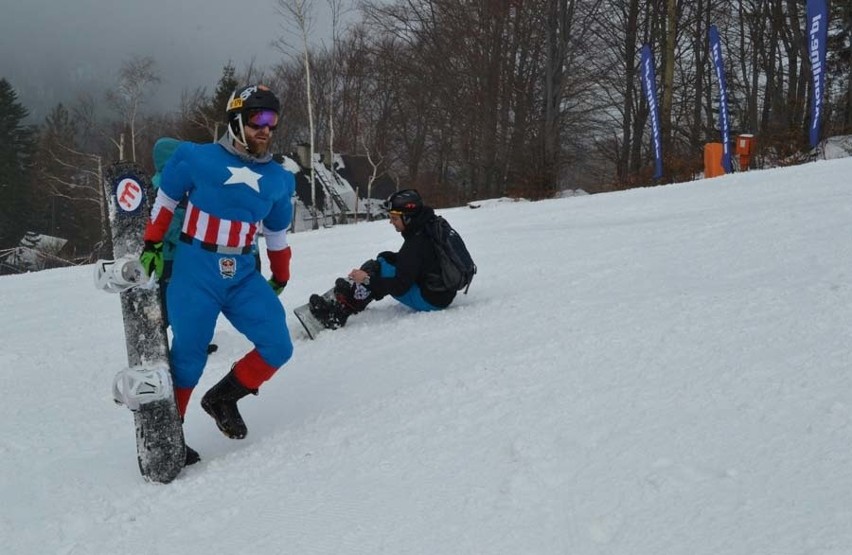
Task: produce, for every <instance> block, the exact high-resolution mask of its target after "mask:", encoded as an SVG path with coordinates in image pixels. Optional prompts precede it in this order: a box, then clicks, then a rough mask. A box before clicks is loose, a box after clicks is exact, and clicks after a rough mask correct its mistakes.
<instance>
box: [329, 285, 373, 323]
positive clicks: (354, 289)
mask: <svg viewBox="0 0 852 555" xmlns="http://www.w3.org/2000/svg"><path fill="white" fill-rule="evenodd" d="M334 297H335V299H337V302H338V304H340V305H342V306H344V307H346V309H347V311H348V312H349V313H350V314H357V313H359V312H361V311H363V310H364V309H365V308H367V305H368V304H370V301H372V300H373V292H372V291H370V283H369V281H365V282H364V283H355V282H353V281H350V280H348V279H343V278H337V281H335V282H334Z"/></svg>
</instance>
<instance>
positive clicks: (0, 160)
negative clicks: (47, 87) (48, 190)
mask: <svg viewBox="0 0 852 555" xmlns="http://www.w3.org/2000/svg"><path fill="white" fill-rule="evenodd" d="M28 115H29V112H28V111H27V109H26V108H25V107H24V106H23V105H22V104H21V103H20V102H18V94H17V93H16V92H15V90H14V89H13V88H12V85H11V84H10V83H9V82H8V81H7V80H6V79H4V78H0V248H9V247H12V246H14V245H16V244H17V243H18V241H19V240H20V238H21V237H22V236H23V235H24V233H25V232H26V231H28V227H29V224H30V217H31V210H30V208H31V206H32V199H31V194H30V185H31V179H32V171H31V169H32V165H33V155H34V152H35V144H36V134H35V129H33V128H32V127H30V126H26V125H24V123H23V122H24V119H26V117H27V116H28Z"/></svg>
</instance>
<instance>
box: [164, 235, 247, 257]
mask: <svg viewBox="0 0 852 555" xmlns="http://www.w3.org/2000/svg"><path fill="white" fill-rule="evenodd" d="M180 240H181V241H183V242H184V243H189V244H190V245H198V246H199V247H201V248H202V249H204V250H206V251H210V252H216V253H219V254H248V253H250V252H251V245H248V246H247V247H226V246H224V245H217V244H216V243H205V242H204V241H200V240H198V239H195V238H193V237H190V236H189V235H187V234H186V233H181V234H180Z"/></svg>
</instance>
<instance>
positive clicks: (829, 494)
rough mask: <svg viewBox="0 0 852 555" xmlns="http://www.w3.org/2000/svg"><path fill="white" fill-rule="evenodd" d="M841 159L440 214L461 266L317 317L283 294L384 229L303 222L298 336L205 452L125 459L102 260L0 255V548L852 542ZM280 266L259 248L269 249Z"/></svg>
mask: <svg viewBox="0 0 852 555" xmlns="http://www.w3.org/2000/svg"><path fill="white" fill-rule="evenodd" d="M850 176H852V158H843V159H836V160H827V161H820V162H815V163H810V164H806V165H802V166H797V167H791V168H786V169H777V170H767V171H753V172H748V173H739V174H734V175H731V176H726V177H721V178H716V179H712V180H704V181H697V182H692V183H686V184H676V185H670V186H665V187H657V188H652V189H641V190H631V191H627V192H621V193H610V194H602V195H591V196H573V197H568V198H563V199H558V200H551V201H542V202H511V201H510V200H508V199H500V200H493V201H484V202H481V203H476V204H477V205H478V206H479V208H477V209H470V208H457V209H451V210H442V211H439V212H440V213H441V214H443V215H444V216H445V217H446V218H447V219H448V220H449V221H450V222H451V224H452V225H453V226H454V227H455V228H456V229H457V230H458V231H459V232H460V233H461V234H462V236H463V237H464V239H465V241H466V242H467V244H468V246H469V248H470V250H471V252H472V254H473V256H474V259H475V260H476V262H477V263H478V266H479V273H478V275H477V276H476V278H475V280H474V282H473V286H472V287H471V289H470V293H469V294H468V295H459V296H458V297H457V299H456V302H455V303H454V304H453V305H452V307H451V308H450V309H448V310H446V311H441V312H436V313H413V312H411V311H409V310H408V309H406V308H404V307H402V306H401V305H399V304H397V303H395V302H394V301H393V300H392V299H386V300H383V301H381V302H377V303H374V304H372V305H371V306H370V307H369V308H368V309H367V311H366V312H364V313H363V314H360V315H358V316H355V317H353V318H351V319H350V321H349V323H348V324H347V326H346V327H345V328H344V329H342V330H338V331H334V332H325V333H323V334H322V335H321V336H320V337H319V338H318V339H317V340H315V341H310V340H308V339H307V338H306V337H305V335H304V332H303V331H302V330H301V328H300V326H299V324H298V322H297V321H296V320H295V318H293V317H292V309H293V308H295V307H296V306H298V305H299V304H302V303H304V302H306V301H307V298H308V296H309V295H310V294H311V293H314V292H323V291H325V290H326V289H328V288H329V287H330V286H331V285H332V284H333V281H334V278H336V277H338V276H340V275H345V274H346V273H347V272H348V271H349V270H350V269H351V268H353V267H357V266H359V265H360V264H361V263H362V262H363V261H364V260H366V259H368V258H371V257H373V256H375V254H376V253H378V252H380V251H383V250H396V249H397V248H398V247H399V245H400V243H401V239H400V237H399V236H398V235H397V234H396V233H395V232H394V230H393V229H392V227H391V226H390V225H389V224H388V223H387V222H386V221H384V222H374V223H369V224H365V223H361V224H357V225H349V226H338V227H335V228H332V229H323V230H319V231H310V232H304V233H296V234H292V235H291V236H290V243H291V245H292V247H293V265H292V276H293V277H292V280H291V282H290V284H289V285H288V286H287V288H286V290H285V291H284V293H283V295H282V297H281V300H282V302H283V303H284V305H285V306H286V308H287V309H288V315H289V316H288V322H289V325H290V332H291V335H292V337H293V339H294V343H295V348H296V350H295V355H294V357H293V358H292V360H291V361H290V362H289V363H288V364H287V365H286V366H285V367H284V368H282V369H281V370H280V371H279V372H278V374H277V375H276V376H275V377H274V378H273V379H272V380H271V381H270V382H268V383H267V384H266V385H265V386H264V387H263V388H262V389H261V392H260V395H259V396H257V397H254V396H250V397H248V398H246V399H245V400H243V401H241V404H240V408H241V410H242V412H243V415H244V416H245V419H246V421H247V424H248V426H249V436H248V437H247V438H246V439H245V440H242V441H234V440H229V439H227V438H226V437H224V436H223V435H222V434H221V433H220V432H219V431H218V430H217V429H216V427H215V425H214V424H213V422H212V420H211V419H210V418H209V417H208V416H207V415H206V414H204V412H203V411H202V410H201V408H200V406H199V404H198V403H199V400H200V398H201V395H202V394H203V392H204V391H206V389H207V388H209V387H210V386H212V385H213V384H214V383H215V382H216V381H218V380H219V379H220V378H221V377H222V376H223V375H224V374H225V373H226V372H227V371H228V369H229V368H230V365H231V364H232V363H233V362H234V361H235V360H237V359H238V358H240V357H241V356H242V355H243V354H244V353H246V352H247V351H248V350H249V349H250V345H249V344H248V343H247V342H246V341H245V339H244V338H243V337H242V336H240V335H239V334H238V333H237V332H236V331H235V330H234V329H233V328H232V327H231V326H230V325H229V324H228V323H227V321H225V320H224V319H221V320H220V322H219V325H218V327H217V332H216V337H215V342H216V343H218V344H219V347H220V348H219V351H218V352H217V353H215V354H213V355H211V357H210V360H209V363H208V365H207V369H206V372H205V374H204V376H203V378H202V381H201V384H200V385H199V387H198V389H197V390H196V393H195V395H194V397H193V399H192V401H191V403H190V407H189V412H188V415H187V421H186V426H185V428H186V435H187V439H188V442H189V444H190V445H192V446H193V447H194V448H195V449H196V450H198V451H199V452H200V454H201V457H202V459H203V460H202V462H201V463H200V464H198V465H196V466H193V467H189V468H187V469H185V470H184V471H183V473H182V474H181V476H180V477H178V479H177V480H176V481H174V482H173V483H171V484H169V485H155V484H149V483H146V482H145V481H144V480H143V479H142V478H141V477H140V475H139V472H138V469H137V468H136V454H135V445H134V436H133V426H132V417H131V415H130V413H129V412H128V411H127V409H125V408H123V407H117V406H115V405H114V404H113V402H112V398H111V391H110V388H111V383H112V377H113V375H114V374H115V372H116V371H117V370H119V369H120V368H121V367H123V366H124V365H125V363H126V359H125V348H124V335H123V330H122V324H121V314H120V308H119V299H118V297H117V296H115V295H109V294H106V293H103V292H100V291H97V290H95V288H94V287H93V284H92V272H93V268H92V266H86V267H78V268H68V269H60V270H50V271H43V272H39V273H33V274H28V275H20V276H8V277H2V278H0V305H2V307H3V314H4V318H3V319H2V320H0V337H2V341H3V348H2V350H0V380H2V388H0V391H2V395H3V401H2V402H0V421H2V423H3V433H2V434H0V499H2V500H3V503H2V507H0V538H2V539H0V552H3V553H9V554H21V555H25V554H63V555H83V554H119V553H120V554H140V555H142V554H146V555H150V554H185V555H196V554H197V555H202V554H203V555H208V554H212V553H220V554H231V555H233V554H246V555H249V554H251V555H258V554H281V553H287V554H371V555H376V554H388V555H396V554H422V555H438V554H488V555H495V554H507V555H509V554H511V555H517V554H571V555H593V554H623V555H686V554H688V555H724V554H741V555H804V554H808V555H841V554H843V555H848V554H849V553H852V437H850V432H852V426H851V425H850V420H852V356H850V355H852V340H850V333H852V325H850V324H852V239H850V238H852V178H850ZM265 271H266V272H267V273H268V270H265Z"/></svg>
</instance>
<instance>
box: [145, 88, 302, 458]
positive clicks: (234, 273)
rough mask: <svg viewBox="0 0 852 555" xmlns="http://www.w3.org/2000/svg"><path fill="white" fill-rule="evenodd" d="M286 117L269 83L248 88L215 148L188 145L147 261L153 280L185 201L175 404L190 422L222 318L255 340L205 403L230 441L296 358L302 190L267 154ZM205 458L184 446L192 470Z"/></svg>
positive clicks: (174, 303)
mask: <svg viewBox="0 0 852 555" xmlns="http://www.w3.org/2000/svg"><path fill="white" fill-rule="evenodd" d="M279 111H280V103H279V101H278V99H277V98H276V97H275V95H274V94H273V93H272V92H271V91H270V90H269V89H268V88H267V87H265V86H263V85H250V86H247V87H243V88H242V89H239V90H237V91H234V93H233V94H232V95H231V98H230V100H229V101H228V105H227V108H226V112H227V116H228V132H227V134H225V135H224V136H223V137H222V138H221V139H220V140H219V141H218V142H216V143H209V144H203V145H201V144H194V143H181V145H180V146H179V147H178V148H177V150H176V151H175V153H174V154H173V155H172V157H171V158H170V159H169V161H168V163H167V164H166V166H165V167H164V168H163V171H162V175H161V178H160V187H159V189H158V191H157V196H156V199H155V201H154V206H153V208H152V211H151V218H150V220H149V222H148V225H147V228H146V230H145V237H144V239H145V248H144V250H143V252H142V255H141V257H140V260H141V262H142V264H143V266H144V267H145V269H146V271H147V272H148V274H149V275H151V274H152V273H157V274H158V275H159V274H160V273H161V272H162V267H163V258H162V242H163V238H164V237H165V235H166V232H167V230H168V228H169V224H170V222H171V220H172V218H173V216H174V212H175V209H176V207H177V206H178V204H179V203H180V202H181V201H183V200H186V217H185V219H184V222H183V228H182V230H181V234H180V241H179V243H178V247H177V252H176V253H175V258H174V266H173V269H172V276H171V282H170V284H169V287H168V291H167V299H168V300H167V302H168V306H169V320H170V323H171V327H172V333H173V339H172V347H171V366H172V373H173V378H174V383H175V398H176V400H177V405H178V410H179V412H180V415H181V417H184V415H185V414H186V409H187V406H188V404H189V399H190V396H191V395H192V391H193V389H194V388H195V386H196V385H197V384H198V382H199V380H200V378H201V375H202V373H203V371H204V366H205V364H206V362H207V346H208V344H209V343H210V341H211V339H212V338H213V332H214V328H215V326H216V319H217V317H218V315H219V314H220V313H221V314H223V315H224V316H225V317H226V318H227V319H228V320H229V321H230V322H231V324H232V325H233V326H234V328H236V329H237V330H238V331H239V332H240V333H242V334H243V335H245V336H246V338H247V339H248V340H249V341H251V342H252V343H253V344H254V349H252V350H251V351H250V352H249V353H247V354H246V355H245V356H244V357H242V358H241V359H240V360H238V361H237V362H236V363H235V364H234V365H233V366H232V367H231V370H230V372H229V373H228V374H227V375H226V376H225V377H224V378H223V379H222V380H221V381H220V382H218V383H217V384H216V385H214V386H213V387H212V388H211V389H210V390H209V391H208V392H207V393H206V394H205V395H204V396H203V398H202V399H201V406H202V408H203V409H204V411H205V412H207V413H208V414H209V415H210V416H212V417H213V419H214V420H215V421H216V425H217V426H218V427H219V429H220V430H221V431H222V432H223V433H224V434H225V435H226V436H228V437H230V438H232V439H242V438H244V437H245V436H246V434H247V432H248V430H247V428H246V424H245V422H244V421H243V418H242V416H241V415H240V412H239V410H238V409H237V401H239V400H240V399H242V398H243V397H245V396H246V395H248V394H249V393H252V394H255V395H256V394H257V392H258V389H259V388H260V386H261V384H263V383H264V382H266V381H267V380H269V379H270V378H271V377H272V375H273V374H275V372H276V371H277V370H278V368H280V367H281V366H283V365H284V364H285V363H286V362H287V361H288V360H289V359H290V357H291V356H292V354H293V344H292V342H291V340H290V332H289V330H288V329H287V323H286V319H285V314H284V307H283V306H282V304H281V303H280V302H279V301H278V300H277V298H276V295H278V294H280V293H281V291H282V290H283V289H284V287H285V286H286V285H287V281H288V280H289V279H290V257H291V249H290V246H289V245H288V243H287V228H288V227H289V225H290V220H291V217H292V203H291V202H292V201H291V197H292V196H293V193H294V189H295V179H294V177H293V174H291V173H290V172H288V171H287V170H285V169H284V168H283V167H282V166H281V165H280V164H277V163H275V162H274V161H273V159H272V156H271V154H270V153H269V145H270V142H271V136H272V132H273V131H274V130H275V129H276V127H277V125H278V116H279ZM260 226H262V230H263V235H264V237H265V238H266V250H267V254H268V257H269V265H270V269H271V270H272V278H271V279H269V280H268V281H267V280H266V279H265V278H263V276H262V275H261V274H260V272H259V271H258V269H257V266H256V263H255V256H254V255H253V254H252V242H253V241H254V238H255V235H256V233H257V232H258V231H259V229H260ZM198 460H200V457H199V455H198V453H197V452H195V451H194V450H193V449H191V448H189V447H187V461H186V462H187V464H193V463H195V462H198Z"/></svg>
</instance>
